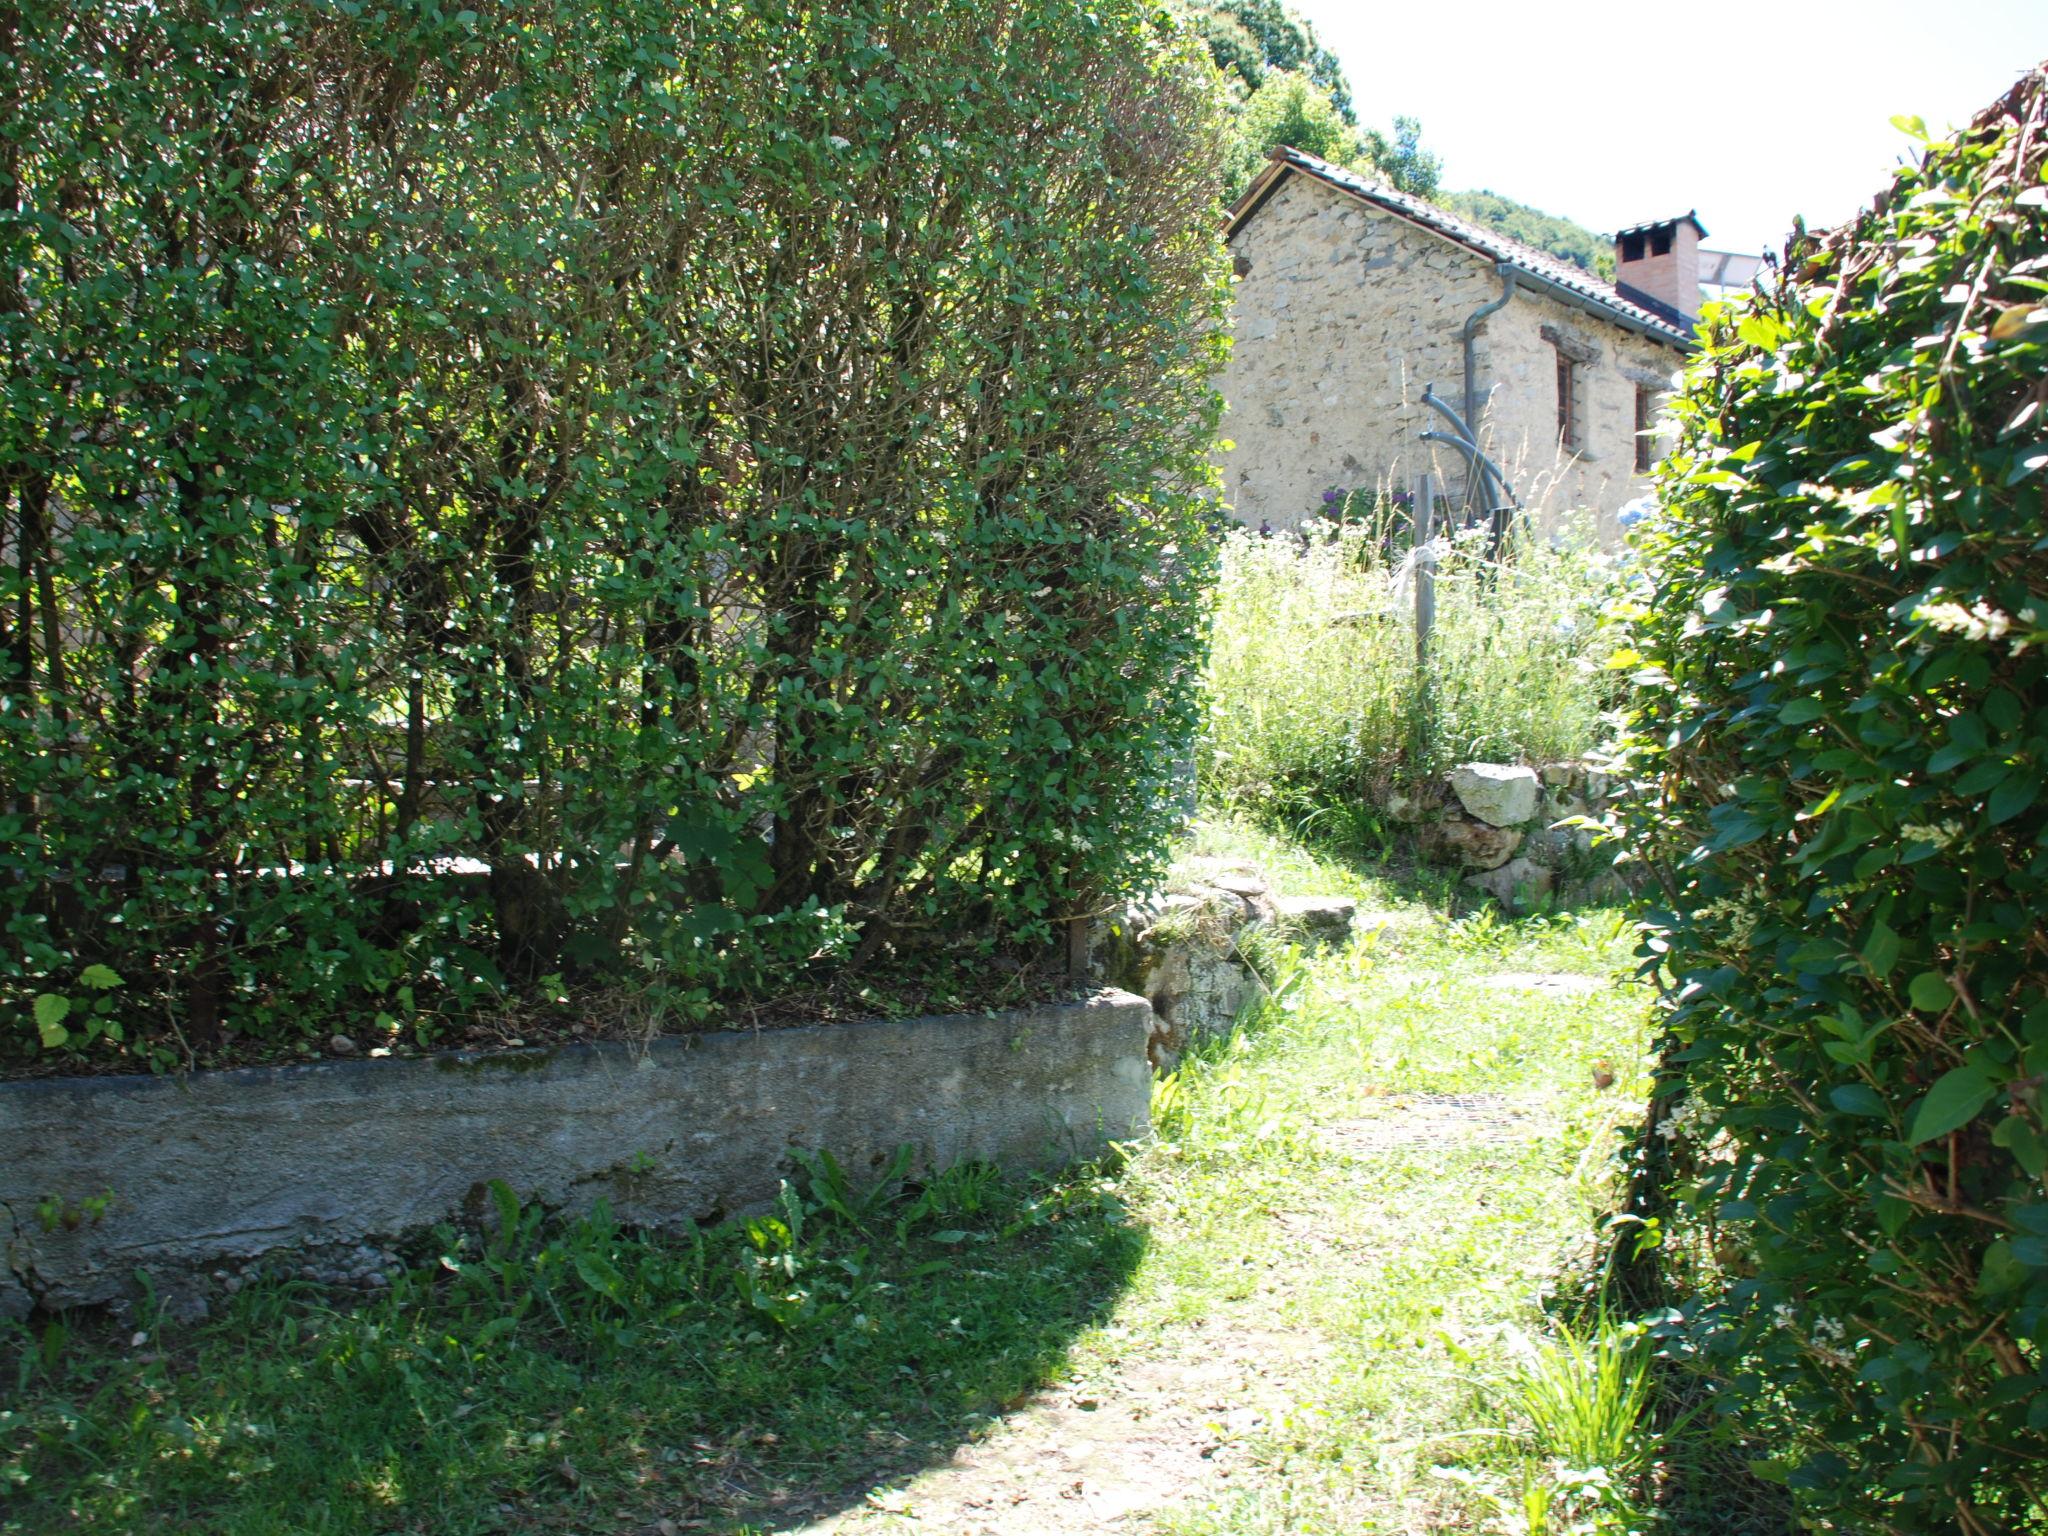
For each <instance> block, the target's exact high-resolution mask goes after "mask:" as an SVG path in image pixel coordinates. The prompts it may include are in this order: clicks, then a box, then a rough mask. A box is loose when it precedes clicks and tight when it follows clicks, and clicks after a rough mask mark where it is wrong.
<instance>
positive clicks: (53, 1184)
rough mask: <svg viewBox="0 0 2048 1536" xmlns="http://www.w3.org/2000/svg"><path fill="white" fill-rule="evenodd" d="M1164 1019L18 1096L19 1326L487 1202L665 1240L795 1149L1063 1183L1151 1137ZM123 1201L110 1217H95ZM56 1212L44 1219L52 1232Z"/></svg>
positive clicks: (1074, 1021) (436, 1064)
mask: <svg viewBox="0 0 2048 1536" xmlns="http://www.w3.org/2000/svg"><path fill="white" fill-rule="evenodd" d="M1150 1021H1151V1009H1150V1008H1149V1007H1148V1006H1147V1004H1146V1003H1145V1001H1144V1000H1143V999H1142V998H1138V997H1133V996H1131V995H1130V994H1128V993H1124V992H1116V991H1102V992H1098V993H1096V994H1094V995H1093V996H1091V997H1089V998H1087V999H1085V1000H1083V1001H1080V1002H1075V1003H1066V1004H1058V1005H1049V1006H1044V1007H1038V1008H1027V1009H1019V1010H1015V1011H1012V1012H1006V1013H1000V1014H992V1015H979V1014H977V1015H961V1016H956V1017H944V1018H920V1019H903V1020H880V1021H875V1022H870V1023H860V1024H843V1025H831V1026H807V1027H802V1028H796V1029H779V1030H768V1031H760V1032H747V1033H738V1032H734V1033H721V1034H711V1035H699V1036H695V1037H691V1038H686V1039H663V1040H656V1041H654V1042H653V1043H652V1045H651V1046H649V1047H648V1048H647V1049H645V1050H642V1049H639V1048H636V1047H633V1046H628V1045H619V1044H600V1045H579V1046H571V1047H567V1048H564V1049H561V1050H556V1051H512V1052H503V1053H496V1054H490V1055H475V1054H466V1053H465V1054H454V1055H446V1056H436V1057H428V1058H423V1059H398V1058H392V1059H380V1060H366V1061H335V1062H321V1063H317V1064H313V1065H309V1066H297V1067H275V1068H259V1069H251V1070H246V1071H236V1072H205V1073H195V1074H193V1075H191V1076H189V1077H185V1078H124V1077H108V1078H59V1079H48V1080H41V1081H30V1082H18V1083H5V1084H0V1244H4V1245H5V1258H6V1263H5V1264H4V1265H0V1313H5V1312H8V1311H12V1312H14V1313H17V1314H19V1313H21V1312H24V1311H26V1310H27V1308H28V1306H29V1305H30V1304H31V1303H32V1302H39V1303H41V1304H43V1305H45V1306H73V1305H78V1304H82V1303H91V1302H101V1301H109V1300H114V1299H117V1298H118V1297H120V1296H121V1295H122V1294H123V1293H124V1292H125V1291H126V1290H127V1289H128V1288H129V1286H130V1284H131V1281H132V1276H133V1273H134V1271H135V1270H137V1269H145V1270H148V1271H150V1272H151V1273H152V1275H153V1276H157V1277H160V1278H161V1279H162V1280H163V1281H164V1282H166V1283H168V1284H169V1285H171V1286H173V1287H175V1286H177V1285H178V1284H179V1283H180V1280H181V1277H182V1278H183V1279H185V1280H189V1279H190V1277H193V1276H195V1275H202V1274H205V1273H207V1272H209V1271H211V1270H213V1268H214V1267H215V1266H216V1265H219V1264H222V1263H223V1262H227V1263H232V1262H234V1261H241V1260H247V1259H250V1258H252V1257H255V1256H257V1255H261V1254H266V1253H272V1252H275V1251H276V1250H279V1249H286V1248H296V1249H298V1250H300V1251H302V1252H318V1251H321V1250H326V1251H328V1252H330V1253H331V1252H333V1251H335V1250H337V1249H349V1250H356V1249H357V1245H360V1244H362V1243H363V1242H364V1241H365V1240H366V1239H369V1240H372V1241H374V1240H378V1239H390V1238H396V1237H399V1236H401V1235H403V1234H405V1233H408V1232H416V1231H419V1230H421V1229H423V1228H425V1227H428V1226H431V1225H432V1224H433V1223H435V1222H438V1221H443V1220H447V1219H449V1218H452V1217H460V1216H463V1215H465V1214H468V1215H480V1214H481V1212H482V1207H483V1204H484V1188H483V1186H484V1185H485V1184H486V1183H487V1182H488V1181H489V1180H492V1179H503V1180H505V1182H506V1183H508V1184H509V1185H511V1186H512V1188H513V1189H514V1190H516V1191H517V1192H518V1193H519V1194H520V1195H521V1196H522V1197H524V1198H526V1199H529V1200H539V1201H541V1202H543V1203H545V1204H547V1205H549V1206H551V1207H559V1208H562V1209H566V1210H579V1209H582V1208H586V1207H588V1206H589V1205H590V1204H591V1203H592V1202H593V1201H595V1200H596V1199H597V1198H598V1197H599V1196H603V1197H604V1198H606V1199H607V1200H609V1201H610V1202H611V1205H612V1208H613V1210H614V1211H616V1212H617V1213H618V1215H619V1217H620V1219H621V1220H623V1221H627V1222H630V1223H634V1224H638V1225H643V1226H654V1227H659V1226H664V1225H679V1224H681V1223H684V1222H691V1221H701V1220H705V1219H708V1218H713V1217H716V1216H718V1215H719V1214H721V1213H723V1212H730V1211H735V1210H738V1209H741V1208H743V1207H746V1206H749V1205H752V1204H755V1203H757V1202H760V1201H763V1200H766V1199H769V1198H771V1197H772V1196H773V1195H774V1194H775V1190H776V1185H777V1181H778V1180H779V1179H780V1178H781V1177H782V1176H783V1175H784V1174H785V1173H786V1172H787V1171H788V1170H789V1168H790V1167H791V1166H792V1163H791V1159H790V1158H789V1155H788V1153H789V1149H790V1148H792V1147H802V1148H814V1147H824V1148H828V1149H830V1150H831V1152H832V1153H833V1154H834V1156H836V1157H837V1158H839V1159H840V1161H841V1162H842V1163H843V1164H844V1165H845V1166H846V1168H847V1169H848V1171H849V1173H852V1174H854V1175H855V1176H859V1175H860V1174H862V1173H866V1172H868V1171H870V1170H874V1169H879V1168H880V1167H881V1166H882V1165H883V1164H884V1163H885V1162H886V1160H887V1159H888V1158H889V1156H890V1155H891V1154H892V1153H893V1152H894V1151H895V1149H896V1148H897V1147H898V1146H900V1145H901V1144H903V1143H904V1142H911V1143H913V1144H915V1145H916V1147H917V1149H918V1152H919V1156H920V1162H921V1164H922V1165H923V1166H925V1167H928V1168H932V1167H945V1166H947V1165H949V1164H952V1163H955V1162H959V1161H961V1160H963V1159H968V1158H978V1159H987V1160H989V1161H993V1162H998V1163H1002V1164H1005V1165H1008V1166H1013V1167H1015V1166H1026V1165H1039V1166H1044V1165H1050V1164H1055V1163H1059V1162H1063V1161H1067V1160H1070V1159H1073V1158H1075V1157H1077V1156H1083V1155H1086V1154H1089V1153H1092V1152H1095V1151H1098V1150H1100V1149H1101V1148H1102V1147H1103V1146H1104V1145H1105V1143H1107V1142H1108V1141H1110V1140H1112V1139H1122V1138H1129V1137H1132V1136H1136V1135H1139V1134H1142V1133H1143V1131H1144V1130H1145V1128H1146V1126H1147V1123H1148V1105H1149V1096H1150V1090H1151V1079H1150V1073H1149V1072H1148V1070H1147V1068H1146V1064H1145V1041H1146V1035H1147V1029H1148V1026H1149V1024H1150ZM108 1191H112V1200H111V1201H110V1202H107V1203H106V1204H105V1207H104V1210H103V1211H99V1210H97V1209H96V1207H95V1204H94V1202H97V1201H98V1200H99V1198H100V1197H102V1196H104V1195H105V1194H106V1193H107V1192H108ZM39 1208H40V1214H39Z"/></svg>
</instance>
